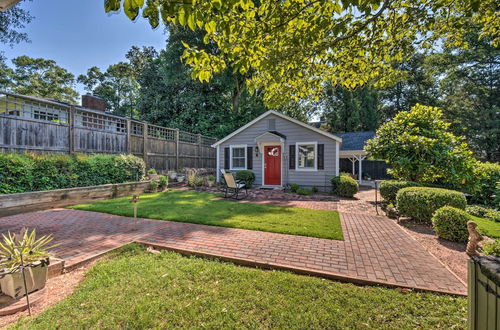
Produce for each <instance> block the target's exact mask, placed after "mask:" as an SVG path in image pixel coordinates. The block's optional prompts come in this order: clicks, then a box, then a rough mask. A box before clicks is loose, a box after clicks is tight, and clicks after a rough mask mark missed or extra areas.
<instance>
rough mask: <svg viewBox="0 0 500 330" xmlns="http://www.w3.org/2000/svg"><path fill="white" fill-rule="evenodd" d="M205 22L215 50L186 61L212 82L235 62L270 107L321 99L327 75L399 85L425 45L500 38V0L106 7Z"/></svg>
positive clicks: (110, 2) (347, 82) (151, 2)
mask: <svg viewBox="0 0 500 330" xmlns="http://www.w3.org/2000/svg"><path fill="white" fill-rule="evenodd" d="M122 3H123V8H124V12H125V14H126V15H127V16H128V17H129V18H130V19H136V17H137V16H138V15H139V13H140V11H141V9H142V16H143V17H145V18H147V19H148V20H149V22H150V24H151V25H152V26H153V27H156V26H158V25H159V24H160V20H163V21H164V22H173V23H175V24H180V25H183V26H189V28H191V29H192V30H195V29H204V30H205V31H206V35H205V37H204V41H205V43H213V44H214V45H216V46H217V48H218V49H219V51H220V52H219V53H218V54H211V53H208V52H206V51H205V50H204V49H200V48H198V47H195V46H192V45H189V44H187V43H186V44H185V47H186V50H185V52H184V55H183V58H184V59H185V60H186V62H187V63H188V64H190V65H191V66H192V67H193V72H192V74H193V76H194V77H197V78H198V79H200V80H202V81H206V80H208V79H210V78H211V77H212V76H213V74H214V73H216V72H221V71H222V70H224V69H225V68H226V67H228V66H230V67H231V68H232V69H233V70H235V71H237V72H239V73H240V74H242V75H247V74H250V75H251V76H250V77H249V79H247V80H246V82H247V85H248V87H250V88H251V89H255V88H262V89H263V90H264V91H265V94H264V97H265V100H266V101H267V102H268V104H271V105H276V104H283V103H288V102H289V100H290V99H291V98H295V99H296V100H298V99H300V98H305V97H316V96H317V95H318V93H321V92H322V89H323V88H322V87H323V83H324V82H332V83H333V84H335V85H336V84H342V85H344V86H347V87H355V86H358V85H361V84H365V83H366V82H368V81H370V80H376V82H377V84H379V85H384V84H387V83H392V82H393V81H394V79H395V78H396V77H397V76H398V74H399V71H398V70H397V67H395V66H394V65H393V64H394V62H401V61H403V60H405V59H407V58H408V57H409V56H410V55H411V54H413V53H414V51H415V49H416V48H431V47H432V46H433V45H440V44H442V43H444V44H453V45H458V46H460V47H464V48H465V47H467V43H466V40H464V38H463V35H464V32H465V31H466V30H468V29H470V27H471V26H474V28H475V29H477V30H478V31H480V33H481V37H483V36H493V37H494V38H495V39H494V42H495V43H497V44H498V42H499V41H500V33H498V29H499V26H500V23H499V21H500V18H499V16H498V3H497V2H496V1H495V0H482V1H478V0H458V1H456V0H439V1H435V0H362V1H361V0H316V1H314V0H310V1H307V0H286V1H274V0H260V1H252V0H224V1H221V0H184V1H173V0H147V1H144V0H123V1H122V0H105V10H106V11H108V12H109V11H117V10H119V9H120V7H121V4H122Z"/></svg>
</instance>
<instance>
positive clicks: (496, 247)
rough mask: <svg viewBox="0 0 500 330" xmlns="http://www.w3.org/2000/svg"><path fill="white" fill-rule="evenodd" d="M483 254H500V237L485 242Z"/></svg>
mask: <svg viewBox="0 0 500 330" xmlns="http://www.w3.org/2000/svg"><path fill="white" fill-rule="evenodd" d="M482 247H483V255H485V256H500V239H496V240H494V241H491V242H485V243H484V244H483V245H482Z"/></svg>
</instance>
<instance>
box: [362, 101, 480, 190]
mask: <svg viewBox="0 0 500 330" xmlns="http://www.w3.org/2000/svg"><path fill="white" fill-rule="evenodd" d="M449 126H450V124H448V123H446V122H444V121H443V113H442V112H441V111H440V110H439V109H438V108H436V107H428V106H423V105H419V104H417V105H415V106H414V107H413V108H412V109H411V111H409V112H407V111H401V112H399V113H398V114H397V115H396V116H395V117H394V118H393V119H392V120H391V121H389V122H387V123H385V124H383V125H382V126H381V127H380V128H379V129H378V130H377V133H376V136H375V138H373V139H372V140H369V141H368V142H367V145H366V147H365V150H366V151H367V152H368V153H370V154H371V155H372V156H373V157H375V158H378V159H384V160H385V161H386V162H387V163H388V164H390V165H391V166H392V169H391V170H390V171H391V174H392V175H394V176H395V177H397V178H399V179H403V180H409V181H416V182H428V183H440V184H449V185H452V186H454V187H462V186H463V185H465V184H468V183H470V182H472V180H473V176H474V173H473V168H474V164H475V162H476V161H475V159H474V157H473V156H472V152H471V151H470V150H469V148H468V146H467V144H466V143H465V142H464V141H463V139H462V138H460V137H457V136H455V135H454V134H453V133H451V132H450V131H449Z"/></svg>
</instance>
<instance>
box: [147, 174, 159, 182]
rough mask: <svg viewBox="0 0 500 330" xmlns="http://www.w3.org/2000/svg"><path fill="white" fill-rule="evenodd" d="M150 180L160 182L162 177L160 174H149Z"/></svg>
mask: <svg viewBox="0 0 500 330" xmlns="http://www.w3.org/2000/svg"><path fill="white" fill-rule="evenodd" d="M148 177H149V180H155V181H159V180H160V175H159V174H148Z"/></svg>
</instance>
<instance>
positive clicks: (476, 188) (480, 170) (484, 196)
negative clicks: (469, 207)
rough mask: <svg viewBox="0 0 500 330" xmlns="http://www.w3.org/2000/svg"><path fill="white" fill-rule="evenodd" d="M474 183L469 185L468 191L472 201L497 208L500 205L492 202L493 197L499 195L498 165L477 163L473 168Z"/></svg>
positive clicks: (499, 165) (499, 167)
mask: <svg viewBox="0 0 500 330" xmlns="http://www.w3.org/2000/svg"><path fill="white" fill-rule="evenodd" d="M474 174H475V176H474V181H473V184H471V185H469V187H468V191H469V193H470V194H472V199H473V201H475V202H477V203H481V204H485V205H491V206H494V207H497V208H499V207H500V204H498V203H497V204H496V205H495V202H494V198H495V197H494V196H495V195H496V196H498V195H500V188H499V187H498V186H497V185H498V183H499V182H500V164H498V163H481V162H478V163H477V164H476V166H475V168H474Z"/></svg>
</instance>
